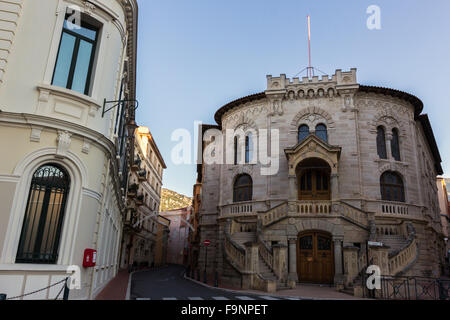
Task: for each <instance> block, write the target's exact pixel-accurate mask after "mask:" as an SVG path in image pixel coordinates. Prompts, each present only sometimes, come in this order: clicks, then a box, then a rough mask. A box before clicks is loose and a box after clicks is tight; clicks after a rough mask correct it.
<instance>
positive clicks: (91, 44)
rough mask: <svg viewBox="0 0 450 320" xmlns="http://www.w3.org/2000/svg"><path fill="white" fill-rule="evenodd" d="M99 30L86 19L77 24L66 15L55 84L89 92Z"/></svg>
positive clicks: (54, 75) (54, 78)
mask: <svg viewBox="0 0 450 320" xmlns="http://www.w3.org/2000/svg"><path fill="white" fill-rule="evenodd" d="M98 31H99V29H98V28H97V27H94V26H92V25H90V24H88V23H86V22H84V21H82V22H81V26H77V25H75V24H73V23H71V22H70V21H68V17H66V20H64V27H63V31H62V36H61V42H60V44H59V51H58V57H57V60H56V65H55V71H54V73H53V80H52V84H53V85H54V86H58V87H63V88H67V89H71V90H74V91H77V92H79V93H82V94H85V95H88V94H89V88H90V82H91V75H92V68H93V64H94V57H95V49H96V46H97V38H98Z"/></svg>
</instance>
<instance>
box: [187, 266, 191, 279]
mask: <svg viewBox="0 0 450 320" xmlns="http://www.w3.org/2000/svg"><path fill="white" fill-rule="evenodd" d="M190 275H191V266H188V267H187V269H186V276H187V277H188V278H189V276H190Z"/></svg>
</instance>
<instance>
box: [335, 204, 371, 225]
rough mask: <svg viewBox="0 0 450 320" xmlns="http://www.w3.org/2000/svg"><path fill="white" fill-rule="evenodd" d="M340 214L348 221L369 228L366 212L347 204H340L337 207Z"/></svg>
mask: <svg viewBox="0 0 450 320" xmlns="http://www.w3.org/2000/svg"><path fill="white" fill-rule="evenodd" d="M337 210H338V213H339V214H340V215H342V216H344V217H347V218H348V219H350V220H352V221H354V222H357V223H358V224H360V225H362V226H364V227H367V226H368V225H369V219H368V217H367V213H365V212H364V211H362V210H360V209H358V208H355V207H353V206H351V205H349V204H347V203H345V202H342V201H341V202H339V205H338V206H337Z"/></svg>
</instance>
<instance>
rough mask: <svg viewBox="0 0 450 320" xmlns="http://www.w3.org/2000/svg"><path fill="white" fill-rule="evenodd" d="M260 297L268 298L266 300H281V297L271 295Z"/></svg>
mask: <svg viewBox="0 0 450 320" xmlns="http://www.w3.org/2000/svg"><path fill="white" fill-rule="evenodd" d="M260 298H262V299H266V300H280V299H278V298H274V297H269V296H260Z"/></svg>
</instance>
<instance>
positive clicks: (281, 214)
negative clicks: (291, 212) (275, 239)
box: [258, 202, 288, 227]
mask: <svg viewBox="0 0 450 320" xmlns="http://www.w3.org/2000/svg"><path fill="white" fill-rule="evenodd" d="M287 215H288V204H287V202H283V203H281V204H279V205H278V206H275V207H273V208H271V209H269V210H267V211H265V212H260V213H259V214H258V219H259V220H260V221H261V225H262V226H263V227H266V226H268V225H269V224H272V223H274V222H276V221H279V220H281V219H283V218H285V217H287Z"/></svg>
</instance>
